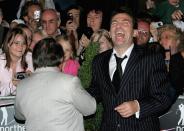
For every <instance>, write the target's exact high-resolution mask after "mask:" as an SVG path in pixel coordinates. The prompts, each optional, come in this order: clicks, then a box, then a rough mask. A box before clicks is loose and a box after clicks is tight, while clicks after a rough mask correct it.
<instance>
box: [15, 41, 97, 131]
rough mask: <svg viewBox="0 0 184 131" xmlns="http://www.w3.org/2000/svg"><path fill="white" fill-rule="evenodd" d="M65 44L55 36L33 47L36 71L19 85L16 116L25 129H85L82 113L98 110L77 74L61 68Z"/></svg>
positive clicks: (38, 130) (28, 130)
mask: <svg viewBox="0 0 184 131" xmlns="http://www.w3.org/2000/svg"><path fill="white" fill-rule="evenodd" d="M63 55H64V53H63V50H62V47H61V46H60V45H59V44H57V43H56V41H55V40H54V39H53V38H45V39H43V40H41V41H39V42H38V43H37V44H36V46H35V48H34V50H33V63H34V64H33V65H34V68H35V72H34V73H33V74H32V75H31V76H30V77H28V78H26V79H24V80H22V81H21V82H20V84H19V85H18V87H17V95H16V102H15V118H16V119H17V120H25V127H26V131H84V125H83V116H87V115H91V114H93V113H95V110H96V101H95V99H94V98H93V97H91V96H90V95H89V94H88V93H87V92H86V91H85V90H84V89H83V88H82V86H81V83H80V80H79V79H78V78H77V77H73V76H71V75H66V74H63V73H61V72H60V70H59V68H58V66H59V65H60V63H61V61H62V59H63Z"/></svg>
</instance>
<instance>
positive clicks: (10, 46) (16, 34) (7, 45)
mask: <svg viewBox="0 0 184 131" xmlns="http://www.w3.org/2000/svg"><path fill="white" fill-rule="evenodd" d="M32 71H33V65H32V57H31V55H27V36H26V34H25V33H24V31H23V30H22V29H20V28H14V29H12V30H11V31H10V32H8V34H7V36H6V38H5V41H4V43H3V52H2V54H0V83H1V84H0V96H8V95H15V90H16V85H17V84H18V83H19V81H20V80H17V79H16V78H14V76H16V74H17V73H18V72H29V73H30V72H32Z"/></svg>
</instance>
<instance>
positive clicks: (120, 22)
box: [89, 7, 171, 131]
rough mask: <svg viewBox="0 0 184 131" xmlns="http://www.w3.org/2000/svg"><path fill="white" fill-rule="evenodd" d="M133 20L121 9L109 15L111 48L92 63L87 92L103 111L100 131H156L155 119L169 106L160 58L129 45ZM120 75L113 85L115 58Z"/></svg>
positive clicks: (148, 51)
mask: <svg viewBox="0 0 184 131" xmlns="http://www.w3.org/2000/svg"><path fill="white" fill-rule="evenodd" d="M134 23H135V21H134V18H133V15H132V14H131V12H130V11H129V10H128V9H127V8H125V7H121V8H119V9H117V10H115V11H114V12H113V13H112V16H111V25H110V34H111V37H112V41H113V45H114V47H113V49H111V50H108V51H106V52H104V53H101V54H99V55H97V56H96V57H95V58H94V60H93V64H92V81H91V86H90V88H89V92H90V93H91V94H92V95H93V96H94V97H95V98H96V100H97V101H98V102H102V104H103V107H104V111H103V118H102V123H101V127H100V131H159V119H158V116H159V115H160V114H161V113H163V112H164V111H165V110H166V109H167V108H168V107H169V106H170V105H171V100H170V98H169V97H168V93H167V90H168V88H169V86H170V84H169V82H168V79H167V70H166V67H165V64H164V59H163V56H162V55H161V54H159V53H155V52H154V51H151V49H147V50H146V49H145V48H144V47H139V46H138V45H136V44H134V43H133V36H134V34H135V30H134ZM114 54H116V56H118V57H121V58H123V57H124V56H126V58H125V59H124V60H123V62H122V63H121V65H120V66H121V70H122V72H123V75H122V77H121V80H120V81H119V86H115V85H114V84H113V82H112V81H113V80H114V79H113V75H114V73H115V71H116V66H117V64H116V58H115V57H116V56H115V55H114Z"/></svg>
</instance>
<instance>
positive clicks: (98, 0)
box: [0, 0, 146, 22]
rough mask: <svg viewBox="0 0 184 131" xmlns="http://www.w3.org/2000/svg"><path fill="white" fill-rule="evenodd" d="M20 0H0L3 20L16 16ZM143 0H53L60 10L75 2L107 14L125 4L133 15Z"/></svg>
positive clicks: (142, 5) (138, 9)
mask: <svg viewBox="0 0 184 131" xmlns="http://www.w3.org/2000/svg"><path fill="white" fill-rule="evenodd" d="M20 1H21V0H0V8H2V10H3V13H4V18H5V20H7V21H8V22H11V21H12V20H13V19H15V18H16V13H17V10H18V8H19V4H20ZM145 1H146V0H54V2H55V3H56V6H57V7H59V8H60V9H61V10H64V9H65V8H67V7H68V6H69V5H70V4H73V3H75V2H76V3H78V4H79V5H81V6H82V7H83V8H84V9H88V8H90V7H95V6H97V7H100V8H101V9H102V10H103V11H104V13H105V14H109V13H110V12H111V11H112V10H113V8H116V7H119V6H122V5H127V6H128V7H130V8H131V9H132V11H133V12H134V14H135V15H137V14H138V13H139V12H140V11H141V10H144V2H145Z"/></svg>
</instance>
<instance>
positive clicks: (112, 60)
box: [109, 44, 140, 118]
mask: <svg viewBox="0 0 184 131" xmlns="http://www.w3.org/2000/svg"><path fill="white" fill-rule="evenodd" d="M133 47H134V44H132V45H131V46H130V47H129V48H128V49H127V50H126V51H125V53H123V54H122V55H121V56H120V58H123V57H124V56H125V55H126V56H127V58H126V59H124V60H123V62H122V63H121V67H122V71H123V72H124V70H125V68H126V65H127V62H128V60H129V58H130V54H131V52H132V50H133ZM114 54H117V52H116V50H115V49H113V52H112V55H111V58H110V61H109V74H110V78H111V80H112V77H113V75H114V72H115V70H116V64H117V63H116V58H115V56H114ZM136 102H137V103H138V106H139V102H138V101H137V100H136ZM139 113H140V106H139V111H137V112H136V113H135V115H136V118H139Z"/></svg>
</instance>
